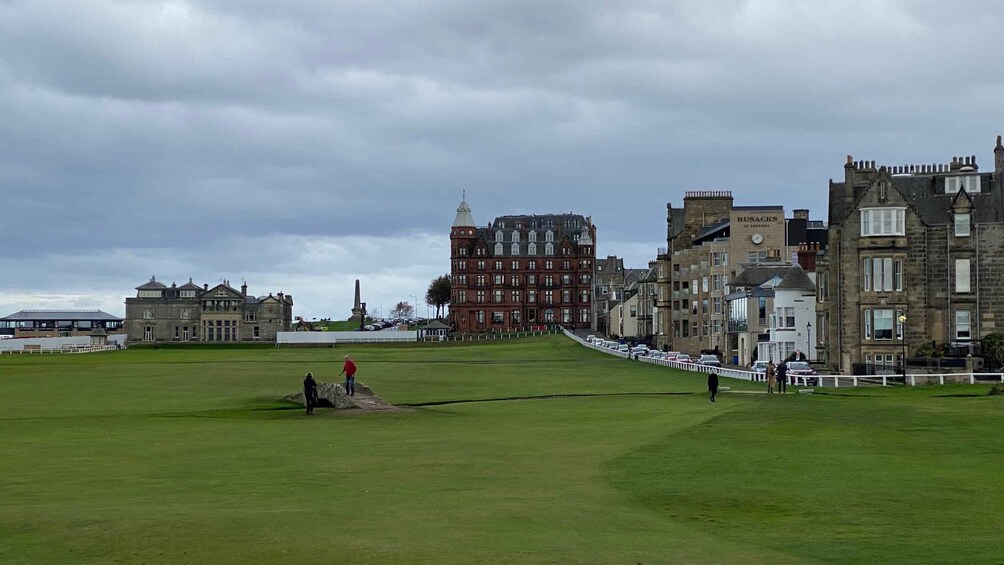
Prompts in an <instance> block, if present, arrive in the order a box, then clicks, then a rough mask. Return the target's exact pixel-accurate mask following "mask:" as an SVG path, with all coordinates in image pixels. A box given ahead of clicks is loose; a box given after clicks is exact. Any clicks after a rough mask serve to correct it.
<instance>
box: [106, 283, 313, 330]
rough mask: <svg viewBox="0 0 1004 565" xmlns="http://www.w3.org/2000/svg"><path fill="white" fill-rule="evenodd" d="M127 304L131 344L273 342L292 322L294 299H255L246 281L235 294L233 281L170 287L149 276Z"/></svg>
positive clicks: (262, 297)
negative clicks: (231, 283)
mask: <svg viewBox="0 0 1004 565" xmlns="http://www.w3.org/2000/svg"><path fill="white" fill-rule="evenodd" d="M125 302H126V317H125V329H126V332H127V333H128V335H129V338H128V341H129V342H130V343H136V342H150V343H170V342H193V343H233V342H256V341H266V342H267V341H275V338H276V333H277V332H281V331H289V329H290V326H291V325H292V319H293V297H292V296H291V295H288V294H283V293H282V292H279V293H278V294H275V295H272V294H269V295H268V296H251V295H249V294H248V287H247V283H245V284H243V285H241V288H240V290H237V289H235V288H233V287H232V286H230V283H229V281H223V282H222V283H220V284H218V285H216V286H213V287H210V286H209V285H208V284H204V285H202V286H201V287H200V286H198V285H196V284H194V283H193V282H192V280H191V279H189V280H188V282H187V283H186V284H183V285H181V286H177V285H176V284H174V283H171V286H167V285H165V284H164V283H162V282H160V281H158V280H157V279H156V278H155V277H151V278H150V280H149V281H148V282H146V283H144V284H142V285H140V286H138V287H136V296H135V297H131V298H126V301H125Z"/></svg>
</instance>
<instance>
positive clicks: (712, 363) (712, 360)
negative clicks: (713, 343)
mask: <svg viewBox="0 0 1004 565" xmlns="http://www.w3.org/2000/svg"><path fill="white" fill-rule="evenodd" d="M697 364H698V365H707V366H709V367H721V366H722V362H721V361H719V360H718V357H717V356H715V355H701V356H700V357H698V359H697Z"/></svg>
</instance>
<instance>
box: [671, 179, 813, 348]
mask: <svg viewBox="0 0 1004 565" xmlns="http://www.w3.org/2000/svg"><path fill="white" fill-rule="evenodd" d="M666 220H667V247H665V248H661V249H660V250H659V256H658V268H657V274H656V278H657V281H658V285H657V286H658V292H657V298H656V315H655V318H656V321H655V326H656V329H657V332H656V334H657V335H656V345H657V346H658V347H659V348H661V349H673V350H676V351H680V352H683V353H688V354H690V355H697V354H699V353H700V352H701V351H702V350H715V351H719V352H722V353H723V354H724V355H725V356H726V358H727V359H728V358H731V357H734V356H737V355H738V352H739V350H740V345H741V344H740V343H739V342H738V341H737V339H736V337H734V336H730V334H729V332H728V331H727V315H726V314H727V313H726V309H725V308H726V304H725V302H726V296H727V294H728V293H729V288H728V282H729V281H730V280H732V279H733V278H734V277H735V276H736V275H737V274H738V273H740V272H742V270H744V269H745V268H747V267H749V266H755V265H759V264H763V263H768V262H770V263H778V262H786V263H790V262H796V261H797V252H798V249H799V247H800V245H804V244H807V243H810V242H811V243H815V244H817V245H824V246H825V241H826V237H827V233H826V228H825V226H824V224H823V222H821V221H811V220H809V211H808V210H804V209H799V210H795V211H794V213H793V216H792V217H791V218H786V217H785V211H784V208H783V207H782V206H735V205H733V198H732V193H731V192H730V191H694V192H687V193H686V194H685V197H684V206H683V209H682V210H678V209H675V208H673V206H672V204H667V218H666Z"/></svg>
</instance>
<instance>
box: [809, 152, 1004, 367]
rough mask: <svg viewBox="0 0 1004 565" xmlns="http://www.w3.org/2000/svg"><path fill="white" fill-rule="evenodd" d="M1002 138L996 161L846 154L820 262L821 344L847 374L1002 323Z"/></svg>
mask: <svg viewBox="0 0 1004 565" xmlns="http://www.w3.org/2000/svg"><path fill="white" fill-rule="evenodd" d="M1002 179H1004V146H1002V145H1001V138H1000V136H998V137H997V145H996V147H995V148H994V168H993V171H991V172H980V170H979V167H978V166H977V164H976V157H975V156H966V157H955V158H953V159H952V161H951V163H945V164H937V163H935V164H923V165H908V166H891V167H890V166H876V165H875V161H855V160H854V159H853V158H852V157H850V156H848V158H847V163H846V165H844V179H843V182H833V181H832V180H831V181H830V187H829V247H828V249H827V251H826V253H824V254H821V255H820V256H819V258H818V261H817V306H816V312H817V317H818V322H817V327H818V328H819V329H820V331H819V332H818V334H817V336H816V337H817V346H816V347H817V352H818V353H819V358H820V359H821V360H824V361H825V362H826V364H827V365H828V366H829V368H831V369H833V370H838V371H840V372H842V373H845V374H847V373H850V372H852V371H856V370H859V368H860V367H861V366H870V367H872V368H875V369H880V370H886V371H889V370H890V369H891V370H893V371H896V370H897V369H899V368H901V367H902V363H903V359H902V356H903V352H904V350H905V351H906V354H907V356H916V355H917V354H918V352H919V351H920V350H921V349H922V348H926V347H930V346H931V345H932V344H938V345H944V344H949V345H954V346H955V347H956V348H961V347H965V346H966V345H967V344H972V343H974V342H976V341H978V340H980V339H981V338H983V337H984V336H986V335H987V334H989V333H994V332H1001V331H1004V285H1001V282H1000V276H1001V273H1004V183H1002Z"/></svg>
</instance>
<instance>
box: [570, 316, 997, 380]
mask: <svg viewBox="0 0 1004 565" xmlns="http://www.w3.org/2000/svg"><path fill="white" fill-rule="evenodd" d="M564 332H565V335H566V336H568V337H569V338H570V339H572V340H575V341H577V342H578V343H580V344H581V345H583V346H584V347H588V348H590V349H595V350H597V351H602V352H603V353H608V354H610V355H616V356H617V357H621V358H626V357H629V354H627V353H624V352H622V351H617V350H614V349H610V348H609V347H603V346H598V345H596V344H593V343H589V342H587V341H586V340H584V339H582V338H580V337H579V336H577V335H575V334H573V333H572V332H570V331H568V330H564ZM635 359H637V360H638V361H641V362H643V363H649V364H651V365H662V366H663V367H671V368H673V369H679V370H681V371H692V372H696V373H705V374H707V373H711V372H715V373H718V376H720V377H727V378H730V379H740V380H744V381H752V382H766V381H767V376H766V375H765V374H763V373H758V372H756V371H747V370H744V369H732V368H729V367H712V366H710V365H698V364H696V363H680V362H678V361H669V360H666V359H654V358H651V357H645V356H636V357H635ZM788 378H789V379H790V380H789V382H790V383H791V384H792V386H818V387H834V388H839V387H848V386H851V387H856V386H892V385H899V386H902V385H903V375H811V376H802V375H789V376H788ZM935 379H937V381H938V384H941V385H943V384H946V379H947V381H948V384H951V383H953V382H954V383H958V382H963V383H966V382H968V383H969V384H976V382H977V381H1000V382H1002V383H1004V373H938V374H908V375H907V376H906V383H907V384H909V385H910V386H918V383H919V384H920V385H924V384H927V383H929V382H930V381H932V380H935ZM932 384H933V383H932Z"/></svg>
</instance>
